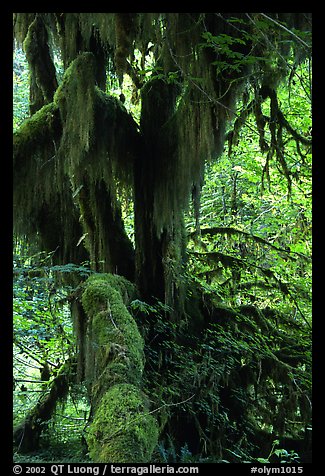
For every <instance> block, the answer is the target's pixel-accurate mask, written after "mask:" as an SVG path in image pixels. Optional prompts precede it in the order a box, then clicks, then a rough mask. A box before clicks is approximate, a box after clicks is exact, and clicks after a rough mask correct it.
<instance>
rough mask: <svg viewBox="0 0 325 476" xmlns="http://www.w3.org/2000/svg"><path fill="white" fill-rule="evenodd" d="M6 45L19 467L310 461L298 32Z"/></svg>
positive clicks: (288, 28)
mask: <svg viewBox="0 0 325 476" xmlns="http://www.w3.org/2000/svg"><path fill="white" fill-rule="evenodd" d="M14 34H15V41H14V57H13V80H14V91H13V99H14V104H13V112H14V113H13V130H14V168H13V170H14V261H13V271H14V285H13V286H14V288H13V289H14V315H13V325H14V368H13V378H14V446H15V453H14V460H15V461H17V462H19V461H21V462H44V461H53V462H58V461H59V462H68V461H71V462H73V461H75V462H83V461H103V462H148V461H150V462H162V463H168V462H214V463H227V462H228V463H248V462H254V461H260V462H280V461H281V462H284V463H297V462H311V434H312V402H311V399H312V397H311V350H312V346H311V321H312V315H311V278H312V276H311V228H312V217H311V160H312V156H311V142H312V140H311V136H312V129H311V79H312V69H311V18H310V14H307V13H294V14H293V13H292V14H282V13H278V14H276V13H269V14H265V13H247V14H244V13H241V14H240V13H238V14H237V13H195V14H194V13H188V14H187V13H180V14H172V13H165V14H157V13H143V14H134V13H130V14H118V13H115V14H113V13H111V14H109V13H102V14H99V13H95V14H89V13H69V14H68V13H60V14H57V13H55V14H53V13H36V14H35V13H17V14H15V15H14Z"/></svg>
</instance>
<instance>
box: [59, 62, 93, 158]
mask: <svg viewBox="0 0 325 476" xmlns="http://www.w3.org/2000/svg"><path fill="white" fill-rule="evenodd" d="M94 101H95V61H94V56H93V54H92V53H83V54H81V55H79V56H78V57H77V58H76V59H75V60H74V61H73V62H72V63H71V65H70V66H69V68H68V69H67V70H66V72H65V75H64V78H63V81H62V84H61V85H60V87H59V88H58V89H57V91H56V93H55V96H54V103H55V104H56V105H57V106H58V107H59V109H60V114H61V118H62V122H63V124H64V129H63V136H62V139H61V144H60V151H61V153H64V154H66V151H69V155H68V157H69V162H68V161H66V162H67V166H69V165H70V164H71V163H72V164H74V165H78V164H79V161H80V159H81V157H82V156H83V154H84V153H85V152H88V150H89V148H90V145H91V142H92V140H93V136H94V133H93V127H94ZM80 111H82V114H80Z"/></svg>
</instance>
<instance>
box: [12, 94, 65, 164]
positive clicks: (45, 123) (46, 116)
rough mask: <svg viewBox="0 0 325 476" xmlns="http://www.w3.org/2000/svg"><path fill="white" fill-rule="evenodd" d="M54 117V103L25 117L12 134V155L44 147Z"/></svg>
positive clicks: (55, 110)
mask: <svg viewBox="0 0 325 476" xmlns="http://www.w3.org/2000/svg"><path fill="white" fill-rule="evenodd" d="M56 119H57V106H56V105H55V104H54V103H50V104H46V105H45V106H43V107H42V109H40V110H39V111H37V112H36V113H35V114H33V116H32V117H30V118H29V119H26V120H25V121H24V122H23V123H22V125H21V126H20V127H19V129H18V130H17V131H16V132H15V133H14V136H13V147H14V157H16V156H18V155H27V154H30V153H32V152H34V153H35V149H36V150H40V149H41V148H44V147H46V144H47V143H48V141H49V136H50V135H52V134H51V130H52V128H53V126H54V124H55V123H54V121H55V120H56Z"/></svg>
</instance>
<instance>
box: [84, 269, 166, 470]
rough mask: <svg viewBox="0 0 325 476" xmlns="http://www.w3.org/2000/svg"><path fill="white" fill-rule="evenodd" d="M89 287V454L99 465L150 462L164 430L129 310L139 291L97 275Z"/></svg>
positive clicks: (86, 305)
mask: <svg viewBox="0 0 325 476" xmlns="http://www.w3.org/2000/svg"><path fill="white" fill-rule="evenodd" d="M84 286H85V288H84V291H83V293H82V297H81V303H82V307H83V310H84V313H85V314H84V315H83V316H82V315H81V316H80V318H81V319H84V320H85V319H86V323H85V322H83V325H82V326H81V325H80V323H79V326H78V329H79V331H80V330H81V329H82V332H81V333H80V332H79V335H78V341H79V343H80V345H82V346H83V348H84V352H83V359H84V361H83V365H84V375H85V379H86V384H87V386H88V390H89V395H90V401H91V405H92V423H91V424H90V427H89V430H88V436H87V443H88V447H89V454H90V456H91V458H92V460H93V461H94V462H114V463H127V462H128V463H145V462H148V461H150V457H151V454H152V452H153V450H154V448H155V446H156V444H157V440H158V425H157V422H156V420H155V418H154V417H153V416H152V414H151V413H150V411H149V404H148V399H147V397H146V396H145V394H144V393H143V391H142V389H141V380H142V372H143V368H144V352H143V347H144V341H143V338H142V336H141V335H140V333H139V330H138V327H137V324H136V322H135V320H134V319H133V317H132V316H131V314H130V313H129V312H128V310H127V307H126V304H127V303H128V302H129V301H130V299H131V298H132V296H133V295H134V291H135V289H134V286H133V285H132V284H131V283H130V282H129V281H127V280H126V279H125V278H123V277H121V276H117V275H112V274H95V275H92V276H91V277H90V278H89V279H88V280H87V281H86V283H85V285H84ZM77 333H78V330H77Z"/></svg>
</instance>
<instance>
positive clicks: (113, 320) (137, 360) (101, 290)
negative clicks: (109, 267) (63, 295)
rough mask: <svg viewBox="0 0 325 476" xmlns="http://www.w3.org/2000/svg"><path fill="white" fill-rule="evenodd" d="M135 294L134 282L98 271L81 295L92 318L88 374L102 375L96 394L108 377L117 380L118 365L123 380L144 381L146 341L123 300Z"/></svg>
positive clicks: (106, 384)
mask: <svg viewBox="0 0 325 476" xmlns="http://www.w3.org/2000/svg"><path fill="white" fill-rule="evenodd" d="M133 293H134V287H133V285H132V284H131V283H129V282H128V281H127V280H126V279H125V278H123V277H121V276H117V275H112V274H95V275H92V276H91V277H90V278H89V279H88V281H87V283H86V287H85V291H84V293H83V295H82V305H83V308H84V310H85V312H86V314H87V316H88V318H89V321H88V329H87V338H86V342H85V344H86V346H87V347H88V351H87V353H86V354H87V355H86V361H85V374H86V379H87V380H89V381H95V380H97V379H98V378H99V377H100V378H101V385H100V387H101V388H98V383H99V382H97V383H96V388H97V391H96V394H98V392H99V394H102V392H103V391H104V390H106V389H107V387H109V386H110V385H111V382H110V381H109V378H108V377H109V376H112V374H113V375H115V378H114V381H115V382H116V375H117V373H116V364H118V367H119V372H118V374H119V376H120V377H121V378H120V380H121V381H124V382H132V383H139V382H140V380H141V376H142V371H143V367H144V353H143V346H144V342H143V339H142V337H141V335H140V333H139V330H138V327H137V325H136V322H135V321H134V319H133V317H132V316H131V314H130V313H129V312H128V310H127V308H126V306H125V304H124V302H123V300H124V301H125V302H128V301H129V299H130V297H131V296H132V294H133ZM122 296H123V298H124V299H123V298H122ZM105 376H106V378H107V380H106V381H105V379H104V377H105Z"/></svg>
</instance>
